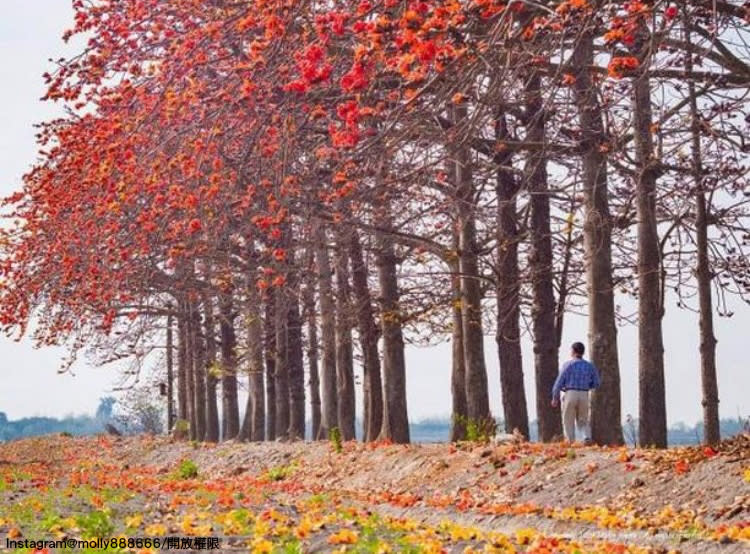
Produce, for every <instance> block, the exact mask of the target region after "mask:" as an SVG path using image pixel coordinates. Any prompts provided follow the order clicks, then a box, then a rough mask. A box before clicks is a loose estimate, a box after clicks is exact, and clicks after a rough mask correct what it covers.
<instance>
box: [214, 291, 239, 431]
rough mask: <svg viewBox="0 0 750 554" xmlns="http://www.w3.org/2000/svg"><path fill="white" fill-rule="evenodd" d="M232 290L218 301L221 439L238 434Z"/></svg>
mask: <svg viewBox="0 0 750 554" xmlns="http://www.w3.org/2000/svg"><path fill="white" fill-rule="evenodd" d="M232 292H233V291H232V290H231V289H230V290H225V291H222V292H221V294H220V299H219V314H220V317H219V330H220V333H221V409H222V429H221V436H222V439H224V440H228V439H233V438H235V437H236V436H237V435H238V434H239V432H240V412H239V405H238V400H237V335H236V333H235V328H234V318H235V313H234V302H233V300H232Z"/></svg>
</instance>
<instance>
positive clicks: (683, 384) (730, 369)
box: [0, 0, 750, 424]
mask: <svg viewBox="0 0 750 554" xmlns="http://www.w3.org/2000/svg"><path fill="white" fill-rule="evenodd" d="M0 6H2V7H0V54H1V58H0V59H1V60H2V62H1V63H0V82H2V83H3V85H2V87H0V194H1V195H2V196H6V195H8V194H10V193H11V192H13V191H14V190H16V189H18V187H20V182H21V176H22V175H23V173H24V172H25V171H27V170H28V168H29V166H30V164H31V163H33V161H34V159H35V156H36V146H35V143H34V129H33V127H32V125H33V124H34V123H36V122H39V121H42V120H45V119H48V118H50V117H53V116H55V115H59V112H58V111H57V110H58V109H59V108H57V107H56V106H54V105H50V104H46V103H42V102H40V101H39V100H38V99H39V98H40V97H41V96H42V94H43V91H44V85H43V81H42V78H41V75H42V73H43V72H44V71H46V70H48V69H49V65H48V62H47V60H48V58H56V57H59V56H61V55H63V54H65V53H66V50H65V45H64V44H63V43H62V41H61V39H60V36H61V34H62V32H63V31H64V30H65V29H67V28H69V27H70V26H71V24H72V10H71V8H70V1H69V0H2V3H1V4H0ZM737 304H739V303H737ZM674 305H675V303H674V301H671V302H670V304H669V305H668V307H667V316H666V318H665V321H664V342H665V350H666V357H665V367H666V383H667V417H668V420H669V422H670V423H674V422H678V421H684V422H686V423H690V424H692V423H695V422H696V421H698V420H699V419H700V418H701V407H700V399H701V394H700V365H699V354H698V322H697V318H696V316H695V314H693V313H690V312H685V311H680V310H677V309H676V308H675V307H674ZM735 311H736V312H737V313H736V314H735V316H734V317H733V318H731V319H725V318H721V319H719V318H717V319H716V337H717V339H718V368H719V397H720V399H721V404H720V413H721V416H722V417H737V416H738V415H742V416H743V417H748V416H750V371H748V358H750V355H749V354H748V351H747V350H746V349H747V348H748V344H747V339H748V336H749V333H748V329H750V308H749V307H748V306H747V305H744V304H743V305H737V306H736V310H735ZM619 339H620V340H619V350H620V369H621V377H622V400H623V412H622V413H623V417H625V415H626V414H628V413H630V414H633V415H636V413H637V341H636V329H635V328H634V327H625V328H621V329H620V332H619ZM575 340H583V341H584V342H585V340H586V322H585V319H584V318H581V317H578V316H575V317H574V316H571V317H569V318H568V319H567V320H566V327H565V333H564V336H563V345H564V347H563V349H562V351H561V354H562V355H563V356H565V355H567V345H568V344H570V343H571V342H573V341H575ZM485 350H486V355H487V364H488V371H489V384H490V391H491V393H490V402H491V408H492V412H493V413H494V414H496V415H501V414H502V408H501V404H500V391H499V388H500V385H499V383H500V381H499V376H498V362H497V352H496V349H495V343H494V339H492V338H491V337H488V338H487V339H486V341H485ZM450 354H451V353H450V344H448V343H443V344H442V345H440V346H437V347H430V348H411V347H410V348H408V349H407V364H408V365H407V367H408V370H407V371H408V374H407V385H408V404H409V415H410V419H412V420H414V421H416V420H420V419H423V418H426V417H434V416H447V415H448V414H449V411H450V405H451V402H450V364H451V360H450ZM62 355H63V353H62V352H61V351H60V350H56V349H50V348H46V349H43V350H36V349H34V348H33V346H32V345H31V343H30V341H28V340H22V341H21V342H14V341H13V340H11V339H9V338H5V337H0V371H2V380H0V411H2V412H6V413H7V415H8V417H9V418H10V419H17V418H20V417H25V416H32V415H48V416H64V415H67V414H71V413H74V414H80V413H93V412H94V411H95V409H96V406H97V405H98V402H99V398H100V397H101V396H104V395H106V394H109V391H110V390H111V388H112V387H113V385H114V383H115V382H116V375H115V373H114V371H113V370H112V369H108V368H92V367H87V366H86V365H85V363H79V364H78V365H77V366H76V369H75V376H71V375H58V374H57V369H58V367H59V366H60V360H61V358H62ZM524 356H525V359H524V362H525V366H524V370H525V374H526V390H527V402H528V406H529V408H530V412H529V415H530V419H535V416H534V405H535V404H534V402H535V401H534V395H533V365H532V363H533V358H532V351H531V345H530V343H529V341H528V340H527V341H526V342H525V343H524ZM358 401H359V400H358Z"/></svg>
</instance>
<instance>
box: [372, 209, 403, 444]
mask: <svg viewBox="0 0 750 554" xmlns="http://www.w3.org/2000/svg"><path fill="white" fill-rule="evenodd" d="M387 210H388V207H385V213H384V215H383V217H382V218H381V225H382V226H383V228H385V229H390V228H391V223H390V217H389V214H388V212H387ZM376 238H377V246H376V262H375V263H376V264H377V267H378V282H379V284H380V326H381V330H382V334H383V387H384V392H385V394H384V402H383V425H382V427H381V430H380V435H379V438H381V439H388V440H391V441H393V442H396V443H408V442H409V418H408V414H407V408H406V362H405V360H404V337H403V332H402V329H401V325H402V324H401V317H402V316H401V308H400V305H399V290H398V277H397V267H396V266H397V262H398V260H397V259H396V253H395V249H394V246H393V240H392V238H391V236H390V235H389V234H388V233H387V231H386V232H379V233H377V234H376Z"/></svg>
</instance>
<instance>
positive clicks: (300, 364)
mask: <svg viewBox="0 0 750 554" xmlns="http://www.w3.org/2000/svg"><path fill="white" fill-rule="evenodd" d="M288 292H289V294H290V297H289V299H288V302H289V308H288V310H287V320H286V324H287V363H288V365H289V431H288V435H289V439H290V440H303V439H304V438H305V367H304V354H303V352H302V319H301V317H300V310H299V294H300V291H299V280H298V277H297V272H296V271H291V272H290V274H289V287H288Z"/></svg>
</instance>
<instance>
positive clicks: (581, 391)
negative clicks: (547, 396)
mask: <svg viewBox="0 0 750 554" xmlns="http://www.w3.org/2000/svg"><path fill="white" fill-rule="evenodd" d="M584 351H585V348H584V346H583V344H582V343H580V342H574V343H573V344H572V345H571V347H570V356H571V359H570V360H568V361H567V362H565V363H564V364H563V366H562V370H561V371H560V374H559V375H558V376H557V379H556V380H555V386H554V387H552V406H553V407H555V408H556V407H557V406H558V405H559V403H560V392H561V391H562V392H564V393H565V394H564V395H563V399H562V418H563V430H564V432H565V439H566V440H567V441H568V442H573V441H575V438H576V425H577V426H578V429H579V430H580V431H581V432H582V433H583V442H584V444H591V427H590V426H589V391H590V390H592V389H596V388H598V387H599V384H600V380H599V370H597V369H596V367H595V366H594V364H592V363H591V362H589V361H587V360H584V359H583V353H584Z"/></svg>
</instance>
